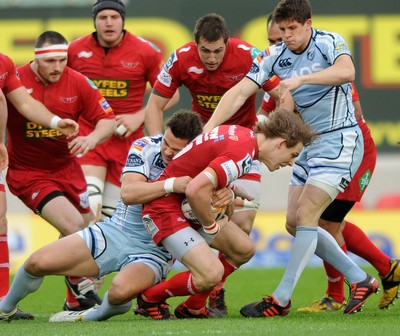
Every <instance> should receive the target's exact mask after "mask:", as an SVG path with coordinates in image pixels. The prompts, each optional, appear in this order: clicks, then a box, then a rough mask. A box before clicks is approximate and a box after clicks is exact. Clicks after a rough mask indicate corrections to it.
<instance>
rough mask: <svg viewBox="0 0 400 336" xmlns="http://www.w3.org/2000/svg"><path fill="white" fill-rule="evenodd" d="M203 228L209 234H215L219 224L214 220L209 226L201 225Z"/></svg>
mask: <svg viewBox="0 0 400 336" xmlns="http://www.w3.org/2000/svg"><path fill="white" fill-rule="evenodd" d="M203 230H204V232H205V233H207V234H209V235H216V234H217V233H218V232H219V230H220V226H219V224H218V223H217V222H214V224H212V225H210V226H203Z"/></svg>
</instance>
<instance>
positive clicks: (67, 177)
mask: <svg viewBox="0 0 400 336" xmlns="http://www.w3.org/2000/svg"><path fill="white" fill-rule="evenodd" d="M6 179H7V185H8V188H9V189H10V191H11V192H12V193H13V194H14V195H15V196H17V197H18V198H19V199H20V200H21V201H22V202H23V203H24V204H25V205H26V206H27V207H28V208H30V209H31V210H32V211H33V212H35V213H36V210H37V208H38V206H39V204H40V203H41V202H42V201H43V199H44V198H45V197H46V196H47V195H49V194H50V193H52V192H55V191H60V192H62V193H63V194H64V195H65V197H66V198H67V199H68V200H69V201H70V202H71V203H72V204H73V205H74V206H75V208H76V209H78V211H79V212H80V213H82V214H85V213H89V212H90V205H89V198H88V192H87V184H86V180H85V176H84V175H83V171H82V168H81V166H80V165H79V163H78V162H77V161H76V160H73V161H72V162H71V164H69V165H68V166H67V167H65V168H63V169H60V170H57V171H52V172H43V171H35V170H20V169H11V168H8V172H7V177H6Z"/></svg>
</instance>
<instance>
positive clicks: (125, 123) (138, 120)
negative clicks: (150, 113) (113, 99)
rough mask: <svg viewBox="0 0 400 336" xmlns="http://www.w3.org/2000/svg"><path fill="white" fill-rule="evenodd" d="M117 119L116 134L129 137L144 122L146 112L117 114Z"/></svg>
mask: <svg viewBox="0 0 400 336" xmlns="http://www.w3.org/2000/svg"><path fill="white" fill-rule="evenodd" d="M115 120H117V131H116V135H118V136H120V137H123V138H128V137H130V136H131V135H132V134H133V133H134V132H136V131H137V130H138V129H139V127H140V126H141V125H142V124H143V122H144V113H141V112H135V113H129V114H117V115H116V116H115Z"/></svg>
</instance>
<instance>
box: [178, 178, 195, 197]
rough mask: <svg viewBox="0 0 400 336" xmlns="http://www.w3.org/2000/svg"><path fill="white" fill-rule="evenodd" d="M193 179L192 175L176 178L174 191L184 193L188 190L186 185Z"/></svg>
mask: <svg viewBox="0 0 400 336" xmlns="http://www.w3.org/2000/svg"><path fill="white" fill-rule="evenodd" d="M191 180H192V178H191V177H190V176H181V177H177V178H175V181H174V193H177V194H184V193H185V191H186V187H187V185H188V184H189V182H190V181H191Z"/></svg>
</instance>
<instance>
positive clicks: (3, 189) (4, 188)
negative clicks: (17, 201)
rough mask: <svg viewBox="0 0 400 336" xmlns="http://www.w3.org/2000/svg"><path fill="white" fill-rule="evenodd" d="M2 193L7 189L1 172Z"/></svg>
mask: <svg viewBox="0 0 400 336" xmlns="http://www.w3.org/2000/svg"><path fill="white" fill-rule="evenodd" d="M0 191H3V192H6V187H5V185H4V178H3V174H2V173H1V172H0Z"/></svg>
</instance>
